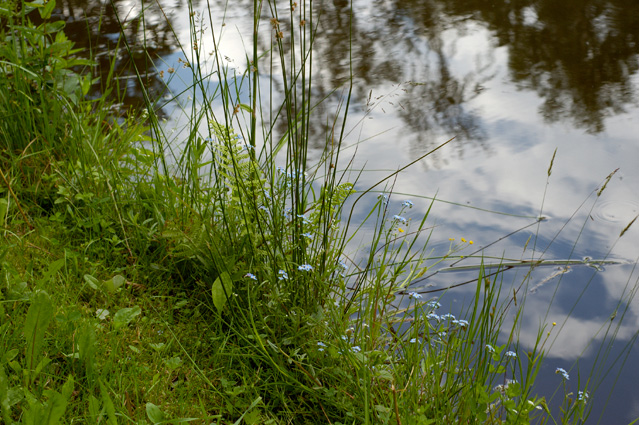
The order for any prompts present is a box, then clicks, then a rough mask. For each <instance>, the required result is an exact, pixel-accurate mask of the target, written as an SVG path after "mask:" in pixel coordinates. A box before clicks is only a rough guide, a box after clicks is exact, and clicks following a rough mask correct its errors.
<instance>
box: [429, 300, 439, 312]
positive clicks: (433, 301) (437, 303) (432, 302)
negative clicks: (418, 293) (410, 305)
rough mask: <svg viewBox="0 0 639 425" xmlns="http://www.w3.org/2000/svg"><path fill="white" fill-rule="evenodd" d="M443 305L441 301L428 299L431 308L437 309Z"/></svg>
mask: <svg viewBox="0 0 639 425" xmlns="http://www.w3.org/2000/svg"><path fill="white" fill-rule="evenodd" d="M441 306H442V305H441V304H440V303H439V302H437V301H435V300H432V301H428V302H427V303H426V307H428V308H430V309H433V310H434V309H436V308H439V307H441Z"/></svg>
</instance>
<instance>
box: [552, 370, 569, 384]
mask: <svg viewBox="0 0 639 425" xmlns="http://www.w3.org/2000/svg"><path fill="white" fill-rule="evenodd" d="M555 373H557V374H561V376H562V378H564V380H566V381H568V380H570V375H568V372H566V369H563V368H561V367H558V368H557V369H555Z"/></svg>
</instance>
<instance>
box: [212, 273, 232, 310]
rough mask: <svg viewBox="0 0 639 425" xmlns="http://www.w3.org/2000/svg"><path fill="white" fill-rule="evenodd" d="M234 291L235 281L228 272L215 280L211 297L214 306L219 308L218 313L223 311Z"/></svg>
mask: <svg viewBox="0 0 639 425" xmlns="http://www.w3.org/2000/svg"><path fill="white" fill-rule="evenodd" d="M232 291H233V281H232V280H231V276H229V274H228V273H227V272H224V273H222V274H221V275H220V276H219V277H218V278H217V279H215V282H213V286H212V287H211V295H212V296H213V304H214V305H215V308H217V311H220V312H221V311H222V309H223V308H224V305H225V304H226V301H227V300H228V296H230V295H231V292H232Z"/></svg>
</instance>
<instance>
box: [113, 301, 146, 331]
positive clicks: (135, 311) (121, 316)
mask: <svg viewBox="0 0 639 425" xmlns="http://www.w3.org/2000/svg"><path fill="white" fill-rule="evenodd" d="M140 313H142V309H141V308H140V307H139V306H137V305H136V306H135V307H131V308H123V309H121V310H118V312H117V313H115V315H114V316H113V328H114V329H120V328H121V327H123V326H126V325H128V324H129V323H131V321H132V320H133V319H135V318H136V317H137V316H139V315H140Z"/></svg>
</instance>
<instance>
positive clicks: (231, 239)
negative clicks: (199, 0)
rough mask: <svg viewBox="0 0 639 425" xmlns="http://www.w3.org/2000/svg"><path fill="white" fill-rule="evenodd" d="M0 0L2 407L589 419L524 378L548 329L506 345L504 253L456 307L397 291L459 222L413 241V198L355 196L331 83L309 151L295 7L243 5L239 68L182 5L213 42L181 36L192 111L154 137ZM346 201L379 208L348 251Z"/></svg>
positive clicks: (116, 414)
mask: <svg viewBox="0 0 639 425" xmlns="http://www.w3.org/2000/svg"><path fill="white" fill-rule="evenodd" d="M1 4H2V8H1V12H0V13H1V16H2V17H1V18H0V19H2V21H3V22H2V23H3V28H5V29H4V32H3V33H2V34H1V37H0V48H1V49H2V50H1V51H0V116H2V121H1V125H2V127H1V128H0V137H1V138H2V144H1V145H0V149H1V150H0V161H1V164H2V167H1V170H2V176H1V178H2V184H1V185H0V195H1V199H0V228H1V230H2V233H3V239H2V247H1V249H0V262H1V263H0V264H1V272H2V292H1V293H0V294H1V295H0V297H1V298H0V316H1V317H2V324H1V325H0V347H1V348H0V353H2V359H1V363H0V409H1V413H2V421H3V422H4V423H6V424H13V423H22V424H57V423H91V424H94V423H107V424H119V423H154V424H156V423H181V422H195V423H206V424H209V423H214V424H240V423H246V424H284V423H291V424H298V423H300V424H301V423H322V424H324V423H331V424H360V423H362V424H385V423H388V424H430V423H512V424H515V423H530V422H541V423H544V422H553V423H559V422H561V423H573V422H575V423H576V422H581V421H583V420H584V419H585V418H586V417H587V415H588V411H589V410H588V409H589V403H588V387H587V385H582V387H581V388H580V390H579V391H578V392H577V393H574V394H573V393H566V394H565V403H564V404H563V408H562V409H561V410H560V411H557V412H551V411H550V409H549V407H548V404H547V401H546V399H545V398H544V397H543V396H538V395H536V394H534V392H533V387H534V383H535V378H536V376H537V373H538V371H539V368H540V365H541V363H542V362H543V359H544V350H543V348H544V343H545V341H546V338H547V337H548V335H549V332H552V329H540V331H539V336H538V339H537V344H536V345H535V346H534V347H532V348H528V349H527V351H525V350H523V349H521V350H520V349H519V347H518V342H517V338H516V329H517V326H518V320H519V318H520V314H521V311H522V309H523V305H522V304H521V303H519V304H518V303H517V302H512V300H513V297H515V298H516V296H517V293H516V292H515V294H514V295H513V296H511V295H510V294H508V295H507V296H505V295H504V294H502V291H501V288H502V284H501V283H502V282H501V279H502V277H501V274H500V273H499V272H495V271H494V270H491V271H490V272H485V271H484V270H483V268H481V267H480V268H479V269H478V275H477V278H476V282H473V284H474V285H476V291H475V296H474V301H473V303H471V304H470V305H467V306H465V308H464V311H463V316H460V317H455V316H453V315H452V314H451V313H450V312H449V311H445V308H443V307H442V306H441V305H440V303H439V301H438V298H430V297H428V296H427V295H425V294H420V293H419V292H414V290H413V289H411V283H413V282H415V281H417V280H418V279H420V278H422V277H423V276H424V275H425V274H426V273H427V272H428V270H429V268H432V267H435V266H436V265H437V263H438V262H446V261H449V260H451V259H458V258H459V256H460V255H463V254H464V253H465V252H466V251H468V250H469V249H470V248H469V247H470V245H472V241H466V240H464V239H462V241H461V242H457V241H451V244H450V249H449V252H448V253H447V254H446V255H445V256H444V257H443V258H440V259H438V260H434V259H432V258H429V257H428V252H429V251H428V246H429V245H428V244H429V239H430V233H429V232H430V230H429V229H430V228H429V213H430V209H429V210H427V211H424V212H423V213H422V215H421V218H420V219H419V220H412V221H409V220H407V219H406V218H405V213H406V212H408V210H410V209H411V208H412V207H413V204H412V202H410V200H409V199H396V197H395V196H394V195H392V193H388V194H385V195H381V196H377V194H373V193H372V192H371V191H372V190H373V189H376V190H377V189H381V188H384V187H385V186H384V185H385V183H386V181H388V180H384V181H381V182H380V183H379V186H378V187H371V188H357V190H356V187H357V186H356V183H357V181H356V178H354V179H353V180H352V181H348V179H347V177H348V176H350V175H351V173H348V172H340V171H338V170H340V169H342V168H347V167H346V165H344V166H343V167H342V166H340V164H348V160H349V159H348V158H346V159H344V158H342V157H341V156H342V153H341V151H340V147H341V144H342V140H343V129H344V128H345V125H344V123H345V122H346V119H347V116H348V108H349V100H350V99H349V97H350V94H349V90H348V86H346V89H345V90H344V92H343V93H344V94H343V97H342V100H341V101H340V102H339V104H338V107H337V109H336V110H334V111H331V113H330V114H328V116H330V117H331V118H330V121H327V125H326V133H325V134H323V135H322V137H323V138H324V140H325V143H322V145H323V146H324V147H323V150H321V152H320V153H319V154H318V152H317V151H315V152H310V150H309V141H310V140H309V139H310V137H311V135H310V131H311V130H310V125H309V122H310V117H311V116H312V115H313V114H316V113H321V112H320V111H321V108H319V104H321V99H315V98H314V97H313V96H312V93H313V78H314V75H315V73H314V69H313V67H312V46H313V43H314V37H316V36H318V34H316V33H315V29H316V28H317V26H316V25H317V24H316V22H315V19H317V17H315V16H313V14H312V7H311V5H308V4H300V5H297V4H280V2H277V4H276V2H268V3H261V2H255V4H254V9H253V10H254V27H255V28H256V30H255V32H254V33H253V34H251V37H252V40H253V41H252V45H253V48H252V50H251V51H249V52H247V63H246V67H245V69H246V71H245V72H243V73H238V72H235V71H234V70H233V69H230V68H228V66H226V65H225V62H224V61H223V52H221V51H220V49H219V48H218V47H219V40H218V39H217V38H216V37H215V34H216V32H215V31H216V28H211V29H210V30H207V31H204V30H203V26H202V25H201V24H202V21H201V20H199V19H202V18H201V16H200V15H199V14H198V13H196V12H197V11H193V12H194V13H193V15H192V17H193V20H192V22H191V24H192V31H191V35H192V40H191V45H194V46H197V45H198V44H200V45H201V44H202V38H204V37H209V38H211V39H212V40H211V41H210V42H211V43H212V44H213V46H214V52H215V53H214V54H213V55H211V56H209V55H208V53H207V54H206V57H207V59H206V60H205V59H204V57H205V55H204V53H203V52H202V51H201V50H199V49H198V48H197V47H195V48H194V49H193V50H190V51H184V52H183V54H184V56H183V59H181V63H182V64H184V68H185V69H188V70H189V71H190V73H191V76H192V83H190V84H189V85H188V87H189V88H188V93H182V94H180V99H182V101H184V100H185V99H186V102H187V104H186V105H185V108H184V111H185V112H186V113H187V114H189V120H188V125H187V127H186V129H184V130H183V131H182V132H181V133H180V136H179V137H180V139H179V140H171V139H170V135H169V134H167V131H166V129H165V127H163V126H162V123H161V120H159V119H158V116H157V114H156V111H155V109H154V105H155V104H156V100H155V99H151V98H147V100H148V105H147V106H148V108H147V110H146V111H130V113H129V114H128V115H127V116H128V118H126V119H122V118H116V117H114V116H113V115H111V114H110V113H109V111H110V110H112V108H111V104H110V103H109V102H110V100H109V99H111V101H112V99H113V97H112V94H113V93H117V90H116V86H115V85H114V81H113V80H111V77H113V75H111V76H110V77H109V79H108V80H107V81H101V82H99V83H100V84H103V87H104V88H105V91H104V93H105V95H104V96H103V97H102V98H100V99H97V100H91V101H89V100H86V99H84V98H83V96H84V94H86V93H87V92H88V89H89V86H90V84H91V83H93V81H91V77H90V73H88V70H89V69H90V67H91V63H90V61H86V60H81V59H77V58H76V55H77V54H78V53H79V52H76V51H74V50H73V45H72V43H70V42H69V41H68V40H67V39H66V37H65V36H64V34H63V28H62V27H63V25H62V24H60V23H56V22H52V21H51V20H50V19H48V18H49V17H50V13H51V11H52V9H53V7H54V6H55V2H54V1H53V0H50V1H49V2H48V3H46V4H44V3H41V4H31V5H27V4H24V3H22V4H19V5H15V4H12V3H9V2H3V3H1ZM278 8H279V9H278ZM31 9H37V10H31ZM29 13H33V14H36V13H39V14H40V15H41V17H42V18H44V19H45V21H44V23H43V24H41V25H39V26H37V27H36V26H34V25H32V24H30V23H29V19H28V17H29ZM264 22H268V23H269V25H271V26H270V29H269V30H267V31H266V32H263V31H262V30H258V27H260V26H264ZM5 23H6V25H5ZM125 24H126V23H124V22H123V23H122V25H125ZM262 37H265V38H264V39H263V38H262ZM265 45H266V46H269V48H270V50H268V51H267V53H263V50H262V49H261V47H260V46H265ZM120 48H121V49H124V50H127V49H129V48H130V46H128V45H127V43H126V40H123V41H122V43H121V44H120ZM79 67H85V68H84V69H81V68H79ZM267 71H268V72H267ZM173 75H175V74H173V73H170V74H169V73H168V72H167V76H166V78H167V80H168V79H170V78H171V76H173ZM265 75H270V76H271V77H270V78H266V77H264V76H265ZM278 90H279V92H281V93H283V94H284V95H283V96H281V101H280V102H277V103H276V102H275V98H276V97H277V96H274V95H273V93H275V92H276V91H278ZM267 93H270V96H269V95H267ZM189 102H190V103H189ZM311 156H313V157H319V159H318V160H316V161H313V162H311V161H310V159H309V158H310V157H311ZM549 173H550V171H549ZM392 177H393V175H389V176H388V179H391V178H392ZM360 200H361V202H368V203H370V204H371V205H373V207H372V209H371V211H370V213H369V214H368V216H367V217H366V218H365V221H366V223H368V224H369V225H371V226H372V228H374V231H373V232H372V234H370V236H369V237H368V242H367V248H366V251H365V252H359V253H357V252H349V251H348V247H349V246H350V245H349V241H351V240H353V239H354V238H355V237H356V236H358V237H359V235H358V229H359V227H358V226H359V225H360V223H354V219H353V218H352V212H351V210H346V209H345V205H346V202H347V201H348V202H351V204H350V205H352V204H353V203H354V204H357V203H358V202H360ZM507 315H508V316H511V317H515V321H514V324H513V325H512V330H511V331H510V333H509V332H508V331H506V330H505V329H503V326H504V322H505V318H506V317H507ZM504 333H505V334H510V337H509V338H507V339H506V341H502V340H501V339H500V340H499V341H498V336H499V335H500V334H502V335H503V334H504ZM557 379H558V382H561V380H562V379H568V374H567V372H565V371H562V370H558V376H557Z"/></svg>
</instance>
